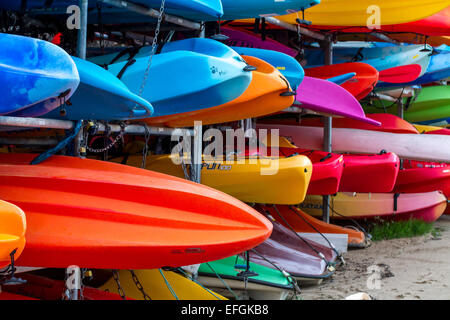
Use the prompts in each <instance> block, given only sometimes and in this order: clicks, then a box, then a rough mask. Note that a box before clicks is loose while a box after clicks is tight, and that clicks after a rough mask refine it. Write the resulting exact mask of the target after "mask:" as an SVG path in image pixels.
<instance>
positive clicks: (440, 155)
mask: <svg viewBox="0 0 450 320" xmlns="http://www.w3.org/2000/svg"><path fill="white" fill-rule="evenodd" d="M257 129H279V134H280V136H283V137H287V138H288V139H290V140H291V141H292V142H293V143H294V144H295V145H296V146H297V147H299V148H304V149H316V150H321V149H323V128H320V127H306V126H289V125H274V124H258V125H257ZM331 144H332V147H331V148H332V152H335V153H380V152H381V151H382V150H385V151H387V152H393V153H396V154H397V155H398V156H399V157H400V158H407V159H413V160H423V161H436V162H448V163H450V136H448V135H437V134H399V133H389V132H378V131H369V130H360V129H345V128H333V130H332V137H331Z"/></svg>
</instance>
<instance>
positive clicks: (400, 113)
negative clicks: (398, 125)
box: [397, 97, 403, 119]
mask: <svg viewBox="0 0 450 320" xmlns="http://www.w3.org/2000/svg"><path fill="white" fill-rule="evenodd" d="M397 115H398V116H399V117H400V118H402V119H403V98H402V97H400V99H399V100H398V103H397Z"/></svg>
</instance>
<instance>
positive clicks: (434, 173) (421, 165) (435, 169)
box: [394, 160, 450, 214]
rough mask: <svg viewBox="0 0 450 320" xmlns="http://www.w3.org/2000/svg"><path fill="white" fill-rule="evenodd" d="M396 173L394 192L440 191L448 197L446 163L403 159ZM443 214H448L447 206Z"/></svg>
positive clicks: (449, 181) (449, 183) (449, 179)
mask: <svg viewBox="0 0 450 320" xmlns="http://www.w3.org/2000/svg"><path fill="white" fill-rule="evenodd" d="M403 167H404V169H402V170H400V171H399V173H398V178H397V182H396V183H395V187H394V192H402V193H416V192H428V191H442V193H443V194H444V195H445V196H446V197H447V198H450V167H449V166H448V165H447V164H439V163H430V162H423V161H412V160H405V161H404V163H403ZM444 214H450V208H447V209H446V211H445V212H444Z"/></svg>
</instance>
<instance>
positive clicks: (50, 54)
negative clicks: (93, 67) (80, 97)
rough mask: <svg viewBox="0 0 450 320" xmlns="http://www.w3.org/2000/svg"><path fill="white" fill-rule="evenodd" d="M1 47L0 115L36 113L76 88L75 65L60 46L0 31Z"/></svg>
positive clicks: (55, 105)
mask: <svg viewBox="0 0 450 320" xmlns="http://www.w3.org/2000/svg"><path fill="white" fill-rule="evenodd" d="M0 47H1V48H2V49H1V50H0V97H1V103H0V115H6V114H8V115H15V116H20V115H22V116H38V115H40V114H43V113H46V112H48V111H49V110H53V109H54V108H56V107H58V106H59V105H60V104H61V103H62V102H63V101H64V99H68V98H70V96H72V94H73V93H74V91H75V90H76V88H77V86H78V84H79V82H80V78H79V76H78V71H77V68H76V66H75V63H74V62H73V60H72V58H71V57H70V56H69V55H68V54H67V52H65V51H64V50H63V49H61V48H60V47H58V46H56V45H54V44H52V43H50V42H47V41H43V40H38V39H34V38H29V37H23V36H17V35H11V34H5V33H0Z"/></svg>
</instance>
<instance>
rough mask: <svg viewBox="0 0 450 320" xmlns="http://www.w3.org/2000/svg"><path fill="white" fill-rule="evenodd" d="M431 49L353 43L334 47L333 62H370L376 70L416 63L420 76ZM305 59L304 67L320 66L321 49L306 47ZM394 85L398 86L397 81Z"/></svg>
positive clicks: (426, 47) (322, 57) (425, 66)
mask: <svg viewBox="0 0 450 320" xmlns="http://www.w3.org/2000/svg"><path fill="white" fill-rule="evenodd" d="M424 48H425V49H426V50H424ZM431 51H432V48H431V46H429V45H427V46H423V45H410V46H383V47H377V46H371V45H366V46H359V45H358V44H355V45H354V46H350V45H349V46H343V47H334V48H333V64H337V63H345V62H364V63H367V64H370V65H371V66H372V67H374V68H375V69H377V70H378V71H383V70H386V69H391V68H395V67H400V66H406V65H413V64H417V65H420V67H421V73H420V76H422V75H423V74H425V72H426V70H427V68H428V65H429V63H430V59H431V56H430V54H431ZM305 59H306V68H310V67H317V66H321V65H323V64H324V52H323V50H321V49H308V50H306V51H305ZM382 85H383V82H382V81H379V82H378V84H377V87H378V86H382ZM386 85H387V84H386ZM389 85H390V84H389ZM394 85H395V86H397V87H398V86H399V85H398V83H396V84H394Z"/></svg>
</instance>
